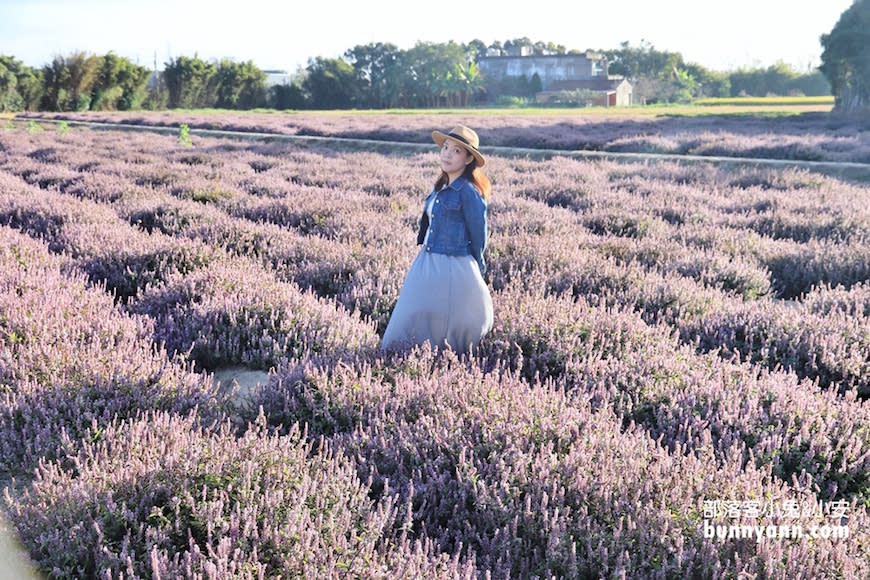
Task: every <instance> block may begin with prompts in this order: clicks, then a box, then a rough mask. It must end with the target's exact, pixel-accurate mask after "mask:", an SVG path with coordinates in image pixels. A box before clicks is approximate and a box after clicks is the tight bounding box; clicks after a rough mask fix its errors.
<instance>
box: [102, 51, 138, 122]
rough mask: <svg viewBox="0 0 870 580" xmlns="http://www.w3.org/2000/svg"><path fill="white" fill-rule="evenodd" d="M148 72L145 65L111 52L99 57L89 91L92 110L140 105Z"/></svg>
mask: <svg viewBox="0 0 870 580" xmlns="http://www.w3.org/2000/svg"><path fill="white" fill-rule="evenodd" d="M150 75H151V72H150V71H149V70H148V69H147V68H145V67H143V66H139V65H137V64H135V63H133V62H132V61H130V60H129V59H126V58H123V57H119V56H117V55H115V54H114V53H112V52H109V53H107V54H106V55H105V56H103V57H100V59H99V64H98V72H97V79H96V82H95V83H94V87H93V90H92V93H91V109H92V110H94V111H100V110H106V111H114V110H122V111H128V110H131V109H137V108H139V106H140V104H141V103H142V101H143V99H144V97H145V92H146V85H147V83H148V78H149V77H150Z"/></svg>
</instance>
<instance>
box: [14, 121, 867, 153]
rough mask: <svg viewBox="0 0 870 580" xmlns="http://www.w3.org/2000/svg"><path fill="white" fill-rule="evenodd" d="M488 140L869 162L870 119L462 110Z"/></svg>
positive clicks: (228, 126) (244, 127)
mask: <svg viewBox="0 0 870 580" xmlns="http://www.w3.org/2000/svg"><path fill="white" fill-rule="evenodd" d="M455 117H456V119H455V121H456V122H462V123H466V124H468V125H469V126H471V127H474V128H475V130H477V132H478V133H479V135H480V142H481V144H482V146H483V150H484V151H486V147H493V146H502V147H521V148H535V149H567V150H574V149H583V150H592V151H610V152H637V153H669V154H680V155H703V156H722V157H754V158H765V159H792V160H802V161H847V162H855V163H870V124H868V122H867V120H866V119H861V118H856V117H854V116H852V117H840V116H835V115H832V114H830V113H822V112H818V113H803V114H799V115H797V114H791V115H777V114H775V113H773V114H771V115H770V116H761V115H759V116H754V117H750V116H745V115H741V114H733V113H732V114H723V115H713V114H705V115H703V116H698V117H690V116H678V115H674V116H666V115H665V114H663V115H660V116H655V117H650V116H648V115H647V116H643V115H635V116H626V115H625V114H614V115H611V116H600V115H588V114H583V113H582V112H580V113H577V114H574V115H567V116H566V114H565V113H563V112H560V113H553V114H549V115H548V114H546V113H541V114H534V115H523V114H519V113H510V112H507V113H500V112H497V111H481V112H460V113H459V114H457V115H456V116H455ZM18 118H19V119H25V120H26V119H31V120H37V119H66V120H76V121H86V122H106V123H126V124H134V125H148V126H168V127H179V126H180V125H181V124H182V123H184V124H186V125H188V126H189V127H190V128H199V129H218V130H225V131H249V132H257V133H274V134H279V135H311V136H330V137H345V138H355V139H372V140H376V141H399V142H410V143H424V144H429V143H431V141H430V140H429V134H430V133H431V131H432V128H433V127H435V128H437V127H440V126H441V124H443V122H444V115H443V114H434V113H433V114H425V113H417V114H411V113H401V114H389V113H377V112H369V113H351V114H347V113H345V114H338V113H321V114H317V113H313V114H311V113H309V114H293V113H278V112H272V113H244V114H240V113H227V112H220V111H215V112H211V113H209V112H148V111H136V112H129V113H119V112H112V113H93V112H86V113H27V114H25V115H19V117H18Z"/></svg>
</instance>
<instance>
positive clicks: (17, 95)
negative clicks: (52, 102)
mask: <svg viewBox="0 0 870 580" xmlns="http://www.w3.org/2000/svg"><path fill="white" fill-rule="evenodd" d="M40 98H42V79H41V75H40V73H39V72H38V71H36V70H34V69H32V68H30V67H28V66H24V64H22V63H21V61H18V60H16V59H15V58H14V57H12V56H5V55H0V111H24V110H33V109H35V108H37V107H38V106H39V100H40Z"/></svg>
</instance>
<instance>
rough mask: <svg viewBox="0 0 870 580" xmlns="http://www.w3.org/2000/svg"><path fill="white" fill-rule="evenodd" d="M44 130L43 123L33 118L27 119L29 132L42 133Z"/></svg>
mask: <svg viewBox="0 0 870 580" xmlns="http://www.w3.org/2000/svg"><path fill="white" fill-rule="evenodd" d="M42 131H44V129H43V128H42V125H40V124H39V123H37V122H36V121H33V120H30V121H27V132H28V133H41V132H42Z"/></svg>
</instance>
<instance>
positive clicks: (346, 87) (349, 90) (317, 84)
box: [302, 57, 361, 109]
mask: <svg viewBox="0 0 870 580" xmlns="http://www.w3.org/2000/svg"><path fill="white" fill-rule="evenodd" d="M306 71H307V73H308V74H307V76H306V77H305V80H304V81H303V83H302V87H303V88H304V89H305V91H307V92H308V94H309V95H310V96H311V97H310V99H311V106H312V107H313V108H315V109H349V108H352V107H354V106H355V104H356V102H357V97H358V95H359V93H360V87H361V83H360V80H359V78H358V77H357V75H356V73H355V71H354V69H353V67H352V66H351V65H349V64H348V63H347V62H345V61H344V60H342V59H340V58H323V57H317V58H315V59H313V60H311V61H309V63H308V67H307V68H306Z"/></svg>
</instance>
